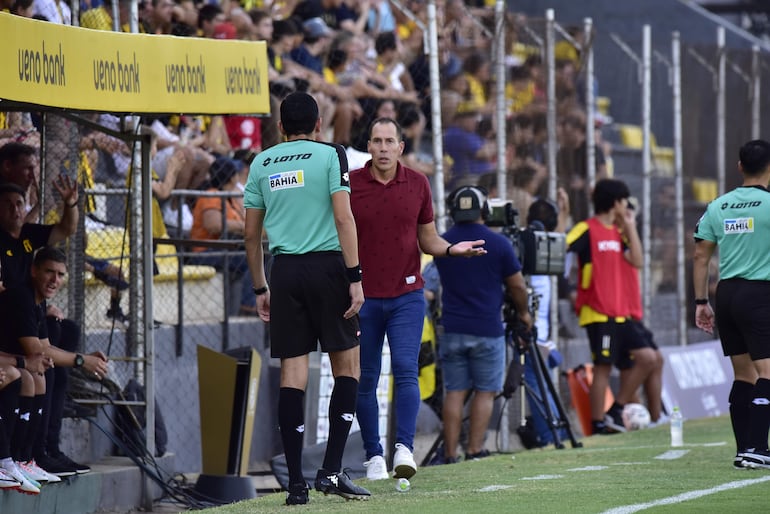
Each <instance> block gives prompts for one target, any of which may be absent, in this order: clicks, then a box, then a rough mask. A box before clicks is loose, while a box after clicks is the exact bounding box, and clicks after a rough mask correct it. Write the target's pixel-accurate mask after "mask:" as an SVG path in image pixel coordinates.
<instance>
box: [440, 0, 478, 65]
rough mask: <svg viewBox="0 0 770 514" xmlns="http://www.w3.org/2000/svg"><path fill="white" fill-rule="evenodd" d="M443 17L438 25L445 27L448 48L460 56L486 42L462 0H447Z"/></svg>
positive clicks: (471, 51)
mask: <svg viewBox="0 0 770 514" xmlns="http://www.w3.org/2000/svg"><path fill="white" fill-rule="evenodd" d="M443 18H444V19H443V22H442V23H441V25H440V26H442V27H445V31H446V34H447V35H448V36H449V41H448V43H449V45H450V48H451V49H452V51H453V52H454V53H455V54H457V55H459V56H460V57H461V58H466V57H468V56H469V55H471V54H473V53H474V52H476V51H478V50H480V49H482V48H484V47H485V46H486V45H487V44H488V40H487V38H486V37H485V36H484V35H483V34H482V33H481V30H480V28H479V26H478V24H476V23H474V21H473V20H474V16H473V15H471V14H470V13H469V12H468V9H467V7H466V5H465V2H464V0H447V2H446V5H445V7H444V16H443Z"/></svg>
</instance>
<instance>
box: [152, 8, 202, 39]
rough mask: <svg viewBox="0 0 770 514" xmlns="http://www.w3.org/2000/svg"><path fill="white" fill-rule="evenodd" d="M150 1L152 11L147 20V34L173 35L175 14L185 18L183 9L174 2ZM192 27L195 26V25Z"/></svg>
mask: <svg viewBox="0 0 770 514" xmlns="http://www.w3.org/2000/svg"><path fill="white" fill-rule="evenodd" d="M150 1H151V2H152V10H151V11H150V13H149V16H148V17H147V18H146V19H145V22H146V24H147V27H146V28H147V32H148V33H149V34H167V35H168V34H171V33H172V30H173V28H174V14H175V12H176V13H177V14H178V15H179V16H180V18H184V14H185V12H184V10H183V8H182V7H181V5H178V4H176V3H175V2H174V0H150ZM191 25H192V26H193V27H194V26H195V24H194V23H193V24H191Z"/></svg>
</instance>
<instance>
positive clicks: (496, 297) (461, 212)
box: [435, 186, 532, 463]
mask: <svg viewBox="0 0 770 514" xmlns="http://www.w3.org/2000/svg"><path fill="white" fill-rule="evenodd" d="M449 202H450V211H451V215H452V218H453V220H454V222H455V225H454V226H453V227H452V228H451V229H449V230H448V231H447V232H446V233H445V234H444V235H443V237H444V239H446V240H447V241H448V242H450V243H455V242H458V241H468V240H476V239H483V240H485V241H486V244H485V248H486V250H487V253H486V255H482V256H480V257H477V258H475V259H454V258H440V259H436V261H435V262H436V267H437V268H438V271H439V275H440V277H441V285H442V295H441V301H442V318H441V319H442V325H443V335H441V336H440V345H439V358H440V360H441V365H442V372H443V378H444V387H445V389H446V395H445V398H444V406H443V409H442V417H443V422H444V448H445V449H444V462H445V463H453V462H457V445H458V439H459V435H460V427H461V423H462V414H463V404H464V402H465V400H466V398H467V397H468V394H469V392H470V391H471V390H473V393H474V394H473V398H472V399H471V404H470V413H471V414H470V431H469V432H470V433H469V436H468V447H467V448H466V454H465V459H466V460H472V459H478V458H481V457H486V456H487V455H489V451H487V450H485V449H484V448H483V445H484V435H485V433H486V429H487V426H488V424H489V419H490V417H491V415H492V409H493V406H494V398H495V395H496V393H498V392H499V391H501V390H502V387H503V378H504V374H505V362H506V358H505V328H504V326H503V322H502V317H501V309H502V306H503V300H504V289H507V292H508V294H509V295H510V297H511V298H512V302H513V307H514V308H515V310H516V315H517V316H518V319H519V321H520V322H521V324H522V325H523V326H524V327H526V330H527V331H529V330H531V328H532V318H531V316H530V313H529V311H528V301H527V288H526V283H525V281H524V276H523V275H522V273H521V264H520V262H519V260H518V258H517V257H516V254H515V252H514V249H513V245H512V244H511V241H510V240H509V239H508V238H506V237H505V236H503V235H501V234H499V233H497V232H494V231H493V230H491V229H490V228H488V227H487V226H485V225H484V221H485V218H486V217H487V215H488V213H489V207H488V204H487V195H486V191H485V190H483V189H481V188H478V187H474V186H464V187H461V188H459V189H457V190H456V191H454V192H453V193H452V194H451V195H450V196H449Z"/></svg>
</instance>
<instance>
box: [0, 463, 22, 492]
mask: <svg viewBox="0 0 770 514" xmlns="http://www.w3.org/2000/svg"><path fill="white" fill-rule="evenodd" d="M20 485H21V484H20V483H19V481H18V480H16V479H15V478H13V477H12V476H11V475H9V474H8V473H7V472H6V471H5V470H4V469H2V468H0V489H18V488H19V486H20Z"/></svg>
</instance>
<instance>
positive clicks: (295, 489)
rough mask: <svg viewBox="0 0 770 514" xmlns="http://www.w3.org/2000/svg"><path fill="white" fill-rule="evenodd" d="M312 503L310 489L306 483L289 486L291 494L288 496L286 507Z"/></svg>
mask: <svg viewBox="0 0 770 514" xmlns="http://www.w3.org/2000/svg"><path fill="white" fill-rule="evenodd" d="M309 501H310V497H309V496H308V488H307V484H306V483H305V482H298V483H296V484H290V485H289V494H287V495H286V505H305V504H306V503H307V502H309Z"/></svg>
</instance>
